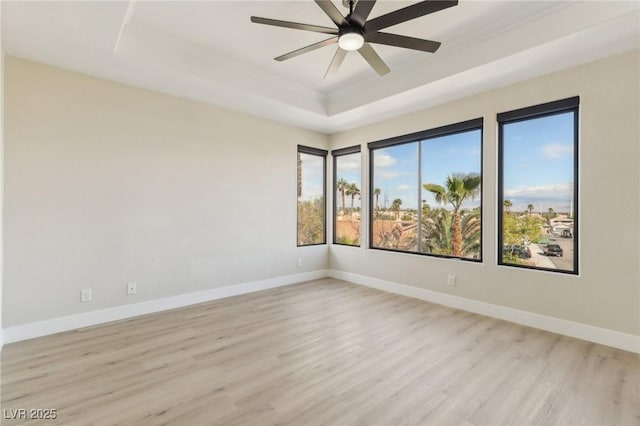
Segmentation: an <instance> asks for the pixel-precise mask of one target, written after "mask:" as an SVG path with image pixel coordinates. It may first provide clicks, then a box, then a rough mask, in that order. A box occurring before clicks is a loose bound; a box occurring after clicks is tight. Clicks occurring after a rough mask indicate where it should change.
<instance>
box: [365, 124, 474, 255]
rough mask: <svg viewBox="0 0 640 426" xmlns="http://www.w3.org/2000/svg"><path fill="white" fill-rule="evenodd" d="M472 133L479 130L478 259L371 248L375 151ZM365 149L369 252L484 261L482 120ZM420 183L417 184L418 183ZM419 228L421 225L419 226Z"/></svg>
mask: <svg viewBox="0 0 640 426" xmlns="http://www.w3.org/2000/svg"><path fill="white" fill-rule="evenodd" d="M473 130H480V254H479V257H478V258H477V259H474V258H468V257H459V256H453V255H446V254H433V253H421V252H420V251H415V252H413V251H405V250H396V249H391V248H385V247H374V245H373V231H374V229H373V222H374V205H373V204H374V201H373V196H372V194H373V191H374V188H373V186H374V181H373V174H374V169H375V164H374V155H375V151H376V150H378V149H381V148H389V147H393V146H398V145H403V144H408V143H422V142H423V141H425V140H428V139H433V138H438V137H443V136H449V135H454V134H458V133H464V132H469V131H473ZM367 148H368V149H369V194H368V197H369V221H368V222H369V223H368V225H369V232H368V237H369V244H368V248H369V249H371V250H381V251H389V252H394V253H403V254H409V255H418V256H426V257H434V258H438V259H454V260H460V261H466V262H474V263H482V262H483V245H484V244H483V241H484V208H483V205H484V202H483V199H484V117H479V118H474V119H470V120H466V121H461V122H458V123H453V124H448V125H445V126H440V127H436V128H432V129H427V130H423V131H420V132H415V133H409V134H406V135H402V136H396V137H392V138H388V139H383V140H379V141H374V142H369V143H368V144H367ZM421 162H422V158H419V162H418V167H419V168H420V167H422V163H421ZM418 184H420V182H419V183H418ZM420 210H421V208H420V207H418V211H419V212H420ZM419 226H421V225H420V223H419Z"/></svg>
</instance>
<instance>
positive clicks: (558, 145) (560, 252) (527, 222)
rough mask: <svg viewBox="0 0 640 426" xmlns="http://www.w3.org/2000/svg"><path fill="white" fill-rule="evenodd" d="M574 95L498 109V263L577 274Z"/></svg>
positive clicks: (577, 103)
mask: <svg viewBox="0 0 640 426" xmlns="http://www.w3.org/2000/svg"><path fill="white" fill-rule="evenodd" d="M579 103H580V100H579V98H578V97H574V98H570V99H564V100H561V101H556V102H550V103H547V104H543V105H537V106H534V107H529V108H523V109H519V110H516V111H510V112H506V113H502V114H498V123H499V129H498V133H499V134H498V142H499V143H498V145H499V147H498V151H499V152H498V155H499V173H498V187H499V188H498V203H499V205H498V211H499V212H500V214H499V221H498V243H499V244H498V247H499V250H498V263H499V264H501V265H509V266H519V267H524V268H534V269H543V270H548V271H555V272H565V273H572V274H577V273H578V214H577V212H578V208H577V206H578V199H577V194H578V162H577V159H578V106H579Z"/></svg>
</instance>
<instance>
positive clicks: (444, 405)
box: [2, 279, 640, 425]
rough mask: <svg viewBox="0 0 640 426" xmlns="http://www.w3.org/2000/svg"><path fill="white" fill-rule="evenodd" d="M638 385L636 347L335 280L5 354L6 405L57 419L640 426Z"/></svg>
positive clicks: (43, 341) (9, 348)
mask: <svg viewBox="0 0 640 426" xmlns="http://www.w3.org/2000/svg"><path fill="white" fill-rule="evenodd" d="M639 383H640V356H638V355H636V354H632V353H630V352H625V351H621V350H617V349H613V348H610V347H606V346H602V345H597V344H593V343H589V342H584V341H581V340H577V339H572V338H569V337H563V336H560V335H557V334H553V333H548V332H544V331H540V330H536V329H533V328H528V327H523V326H519V325H516V324H512V323H509V322H505V321H500V320H496V319H492V318H487V317H482V316H480V315H475V314H471V313H468V312H464V311H460V310H455V309H450V308H446V307H443V306H439V305H434V304H431V303H427V302H424V301H420V300H415V299H410V298H406V297H402V296H398V295H394V294H389V293H385V292H381V291H377V290H373V289H369V288H366V287H361V286H357V285H353V284H348V283H345V282H342V281H338V280H332V279H323V280H318V281H313V282H308V283H302V284H297V285H292V286H288V287H283V288H278V289H273V290H267V291H263V292H259V293H253V294H248V295H243V296H238V297H233V298H228V299H223V300H218V301H214V302H208V303H204V304H200V305H195V306H191V307H187V308H182V309H177V310H173V311H168V312H163V313H158V314H152V315H147V316H143V317H138V318H135V319H131V320H125V321H119V322H115V323H111V324H106V325H101V326H95V327H90V328H85V329H81V330H78V331H72V332H66V333H61V334H58V335H53V336H48V337H43V338H38V339H33V340H30V341H24V342H19V343H13V344H9V345H6V346H5V348H4V350H3V352H2V407H3V411H4V412H5V413H6V410H8V409H13V410H15V409H20V408H25V409H31V408H43V409H52V408H53V409H56V410H57V419H56V420H55V421H54V423H58V424H150V425H151V424H179V425H198V424H220V425H269V424H291V425H324V424H326V425H500V424H505V425H528V424H531V425H638V424H640V403H639V401H640V389H639ZM13 423H18V422H14V421H8V420H4V421H3V424H13ZM26 423H33V424H44V422H42V421H27V422H26Z"/></svg>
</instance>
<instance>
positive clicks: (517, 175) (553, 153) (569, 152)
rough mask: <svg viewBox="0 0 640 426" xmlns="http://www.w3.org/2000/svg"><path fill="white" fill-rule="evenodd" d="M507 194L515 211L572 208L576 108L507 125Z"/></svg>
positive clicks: (505, 179) (505, 153)
mask: <svg viewBox="0 0 640 426" xmlns="http://www.w3.org/2000/svg"><path fill="white" fill-rule="evenodd" d="M504 166H505V168H504V198H505V199H508V200H510V201H511V202H512V203H513V207H512V208H511V209H512V210H513V211H523V210H525V209H526V208H527V205H528V204H533V207H534V211H535V212H546V211H548V210H549V208H552V209H554V210H555V211H556V212H569V211H570V209H571V198H572V184H573V112H566V113H562V114H556V115H552V116H548V117H542V118H537V119H533V120H526V121H520V122H516V123H510V124H506V125H505V126H504Z"/></svg>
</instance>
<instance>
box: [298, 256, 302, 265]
mask: <svg viewBox="0 0 640 426" xmlns="http://www.w3.org/2000/svg"><path fill="white" fill-rule="evenodd" d="M300 266H302V258H300V259H298V267H300Z"/></svg>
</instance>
